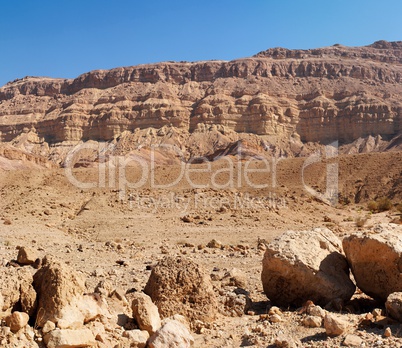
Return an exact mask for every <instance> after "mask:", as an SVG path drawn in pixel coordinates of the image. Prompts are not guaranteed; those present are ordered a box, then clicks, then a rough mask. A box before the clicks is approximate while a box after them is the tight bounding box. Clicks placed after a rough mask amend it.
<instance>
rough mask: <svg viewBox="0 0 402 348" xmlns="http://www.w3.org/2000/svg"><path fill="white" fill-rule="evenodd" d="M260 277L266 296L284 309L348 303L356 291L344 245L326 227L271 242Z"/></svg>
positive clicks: (292, 233)
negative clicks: (305, 305) (285, 307)
mask: <svg viewBox="0 0 402 348" xmlns="http://www.w3.org/2000/svg"><path fill="white" fill-rule="evenodd" d="M261 278H262V285H263V288H264V292H265V294H266V295H267V297H268V298H269V299H270V300H271V301H272V302H273V303H277V304H279V305H282V306H289V305H295V306H301V305H303V304H304V303H305V302H306V301H308V300H311V301H313V302H314V303H317V304H322V305H326V304H328V303H329V302H330V301H332V300H335V299H342V300H345V301H347V300H349V299H350V298H351V297H352V295H353V293H354V291H355V286H354V284H353V283H352V281H351V280H350V278H349V266H348V264H347V261H346V258H345V256H344V255H343V251H342V245H341V242H340V241H339V240H338V238H337V237H336V236H335V235H334V234H333V233H332V232H331V231H330V230H328V229H326V228H322V229H319V228H317V229H315V230H313V231H287V232H285V233H284V234H282V235H281V236H279V237H278V238H276V239H275V240H274V241H272V242H271V243H270V244H269V245H268V246H267V250H266V251H265V255H264V259H263V263H262V274H261Z"/></svg>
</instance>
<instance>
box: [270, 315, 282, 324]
mask: <svg viewBox="0 0 402 348" xmlns="http://www.w3.org/2000/svg"><path fill="white" fill-rule="evenodd" d="M268 320H269V321H270V322H271V323H280V322H281V321H282V318H281V316H280V315H278V314H273V315H270V316H269V318H268Z"/></svg>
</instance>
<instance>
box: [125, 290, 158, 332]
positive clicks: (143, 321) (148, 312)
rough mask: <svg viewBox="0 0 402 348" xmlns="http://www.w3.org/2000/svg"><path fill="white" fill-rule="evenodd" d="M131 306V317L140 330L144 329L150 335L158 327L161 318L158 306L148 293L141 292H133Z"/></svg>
mask: <svg viewBox="0 0 402 348" xmlns="http://www.w3.org/2000/svg"><path fill="white" fill-rule="evenodd" d="M131 308H132V310H133V317H134V319H135V321H136V322H137V324H138V326H139V328H140V329H141V330H146V331H148V332H149V334H150V335H152V334H153V333H154V332H155V331H156V330H158V329H159V328H160V326H161V319H160V316H159V312H158V307H157V306H156V305H155V304H154V303H153V302H152V300H151V298H150V297H149V296H148V295H146V294H144V293H142V292H136V293H134V295H133V302H132V304H131Z"/></svg>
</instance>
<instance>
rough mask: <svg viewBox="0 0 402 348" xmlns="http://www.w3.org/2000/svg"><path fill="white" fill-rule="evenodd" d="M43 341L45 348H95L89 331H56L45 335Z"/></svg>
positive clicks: (94, 341)
mask: <svg viewBox="0 0 402 348" xmlns="http://www.w3.org/2000/svg"><path fill="white" fill-rule="evenodd" d="M44 341H45V344H46V346H47V348H60V347H66V348H68V347H87V346H89V347H92V346H96V340H95V337H94V335H93V334H92V332H91V331H90V330H89V329H80V330H60V329H56V330H53V331H51V332H49V333H48V334H46V335H45V336H44Z"/></svg>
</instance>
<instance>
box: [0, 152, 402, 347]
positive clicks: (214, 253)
mask: <svg viewBox="0 0 402 348" xmlns="http://www.w3.org/2000/svg"><path fill="white" fill-rule="evenodd" d="M401 157H402V154H401V153H393V154H390V153H388V154H370V155H356V156H343V157H341V158H339V159H338V161H337V163H338V165H339V192H340V193H341V195H340V197H341V200H340V202H339V203H337V204H335V205H333V206H332V205H328V204H325V203H323V202H322V201H320V200H319V199H318V198H317V197H314V196H312V195H311V194H310V193H309V192H307V191H306V187H305V186H303V183H302V176H301V168H302V166H303V163H304V159H293V160H283V161H281V162H279V163H278V165H277V170H276V171H275V174H276V178H275V180H273V176H272V173H273V172H274V171H273V170H272V167H271V170H270V171H266V172H259V173H257V172H253V173H252V174H250V177H249V179H250V182H249V183H248V184H247V182H245V180H239V178H243V179H244V167H243V169H242V170H243V171H241V170H240V171H239V168H238V164H236V165H235V167H233V168H232V167H230V168H231V169H230V170H229V169H228V168H229V167H228V166H227V162H226V161H225V160H222V161H218V162H216V163H213V164H212V167H211V168H212V172H209V173H206V172H202V171H201V170H203V169H205V168H206V164H200V165H197V166H194V167H193V169H194V170H195V169H197V170H199V171H198V172H196V171H194V172H192V173H191V174H190V178H191V180H190V181H189V180H188V179H187V178H186V177H184V178H182V179H181V180H180V182H179V183H178V184H176V185H173V186H172V187H162V188H155V184H159V185H162V184H164V185H165V186H166V185H167V184H169V183H172V182H173V181H174V180H175V178H177V177H178V174H179V173H180V168H179V167H177V166H174V167H173V166H171V167H168V166H166V167H157V168H156V169H155V182H154V183H152V181H151V179H152V178H151V177H150V176H148V175H147V176H146V182H145V184H144V185H142V186H141V187H140V188H137V189H135V188H127V187H123V186H122V185H121V186H119V180H118V178H116V177H115V178H114V179H115V180H113V176H112V175H110V174H111V173H112V172H111V171H109V169H108V171H106V177H105V178H106V180H105V187H92V188H79V187H76V186H75V185H74V184H72V183H71V182H70V181H69V179H68V176H67V175H66V172H65V170H64V169H57V170H50V169H49V170H25V171H24V170H23V171H2V172H1V173H0V197H1V199H0V208H1V210H0V218H1V219H2V222H1V224H0V262H2V263H3V264H6V263H7V262H8V261H9V260H11V259H13V258H15V257H16V254H17V251H16V247H17V246H22V245H23V246H30V247H33V248H35V249H37V250H39V252H40V254H41V255H45V254H52V255H56V256H57V257H59V258H61V259H63V260H65V261H66V262H67V263H69V264H70V265H71V266H72V267H74V268H76V269H77V270H78V271H80V272H83V273H84V274H85V275H86V276H87V278H88V281H87V287H88V289H93V288H94V287H95V286H96V284H97V283H98V282H99V280H101V279H109V280H110V281H112V282H113V283H114V284H115V285H116V286H118V287H119V288H122V289H124V290H128V289H132V288H134V289H136V290H141V289H143V287H144V286H145V283H146V281H147V279H148V277H149V274H150V271H149V270H147V268H149V267H147V266H149V265H154V264H156V263H157V262H158V260H159V259H161V258H162V257H163V256H165V255H166V254H170V255H176V254H177V255H180V254H184V255H187V256H188V257H190V258H191V259H193V260H195V261H196V262H197V263H199V264H202V265H203V266H205V268H206V269H207V270H208V271H209V272H210V273H211V274H214V273H215V274H218V275H223V274H224V273H225V271H227V270H229V269H231V268H233V267H235V268H238V269H240V270H242V271H243V272H244V273H245V274H246V275H247V279H248V287H247V289H246V290H247V291H249V292H250V297H251V299H252V300H253V303H254V304H253V308H252V311H253V312H254V313H251V314H253V315H244V316H243V317H240V318H237V317H235V318H233V317H225V316H220V317H219V320H217V321H216V323H214V325H213V326H212V327H211V328H209V329H206V330H205V331H204V332H203V333H202V334H194V336H195V338H196V346H197V347H239V346H256V347H267V346H270V345H271V344H273V342H274V339H275V337H277V336H278V334H280V333H283V334H284V335H289V336H291V337H295V338H298V339H300V340H301V341H302V342H303V346H305V347H336V346H339V345H340V344H341V342H342V340H343V337H338V338H328V337H327V336H326V335H325V330H324V329H323V328H317V329H308V328H304V327H303V326H302V325H301V324H300V322H301V319H302V315H299V314H297V312H295V311H294V309H289V310H287V309H283V310H284V315H283V321H282V322H280V323H276V324H270V323H269V322H261V321H260V314H264V313H266V312H267V310H268V309H269V308H270V306H271V304H270V302H269V301H268V299H267V298H266V296H265V295H264V294H263V292H262V284H261V280H260V273H261V260H262V256H263V250H261V248H259V247H258V246H259V244H258V241H259V240H260V239H263V240H265V241H266V242H269V241H270V240H272V239H273V238H274V237H275V236H278V235H279V234H281V233H282V232H284V231H286V230H288V229H311V228H312V227H319V226H326V227H328V228H330V229H331V230H332V231H333V232H334V233H336V234H337V235H338V236H340V237H342V236H344V235H347V234H349V233H351V232H353V231H356V230H357V227H356V225H355V219H356V218H357V217H359V216H366V215H368V217H369V219H368V221H367V223H366V225H365V227H363V228H364V229H367V228H370V226H372V225H375V224H377V223H383V222H390V221H392V220H393V219H395V217H396V216H397V213H396V211H389V212H384V213H381V214H372V215H370V214H368V211H367V210H366V204H367V201H368V200H369V199H373V198H375V197H376V196H383V195H387V196H389V197H390V198H392V199H393V201H394V202H395V203H396V202H398V201H399V200H402V195H401V185H399V183H400V180H401V169H402V161H401ZM327 164H328V163H325V162H324V163H318V164H316V165H312V166H310V167H309V168H307V169H306V171H305V177H304V180H305V183H306V185H309V186H310V187H311V188H313V189H314V190H316V191H317V192H318V191H320V192H324V191H325V184H326V174H325V172H326V168H327ZM250 168H260V169H261V168H263V164H262V163H254V162H253V163H251V165H250ZM232 169H233V177H231V176H230V173H231V171H232ZM211 173H212V175H211ZM72 175H73V176H74V178H76V179H79V180H81V182H84V181H85V182H87V183H89V182H94V183H95V182H97V183H99V171H98V170H97V169H96V168H82V169H75V170H74V171H73V173H72ZM214 175H215V176H214ZM116 176H117V177H118V175H117V174H116ZM125 176H126V178H127V180H129V181H130V182H134V181H135V180H138V178H140V177H141V172H140V170H139V169H138V168H128V169H127V170H126V172H125ZM101 179H102V177H101ZM109 179H110V181H109ZM212 179H213V180H215V181H213V182H212V181H211V180H212ZM240 181H242V182H241V183H240ZM228 182H229V183H233V185H229V186H228V187H225V188H218V187H216V185H218V184H219V185H224V184H225V183H228ZM208 183H209V184H210V185H209V187H205V188H194V184H197V185H206V184H208ZM212 183H215V184H216V185H215V187H211V186H213V185H212ZM234 183H236V184H234ZM238 183H240V184H239V185H238ZM273 183H274V185H273ZM110 184H112V185H110ZM264 184H266V185H267V187H264V188H259V187H257V185H264ZM97 186H99V185H98V184H97ZM230 186H232V187H230ZM359 201H360V202H359ZM345 202H349V203H348V204H344V203H345ZM212 239H216V240H218V241H220V242H221V243H222V245H224V247H223V248H222V249H213V248H208V247H206V246H205V245H206V244H207V243H208V242H209V241H211V240H212ZM215 278H219V277H215ZM214 283H215V284H216V286H217V287H219V281H214ZM376 306H380V307H381V304H375V303H371V302H370V304H369V306H368V307H367V308H365V310H366V311H363V312H359V313H358V312H356V313H346V314H345V316H346V317H347V318H348V320H350V321H351V322H353V323H355V324H356V323H357V321H358V320H359V318H360V316H361V314H362V313H366V312H367V311H370V310H372V309H374V308H375V307H376ZM353 327H354V328H353V329H352V332H355V333H357V334H358V335H360V336H361V337H362V338H363V339H364V341H365V342H366V343H365V344H366V347H374V346H378V347H380V346H381V347H382V346H387V345H388V346H390V347H400V346H401V345H402V338H399V337H402V336H401V335H400V334H399V326H398V325H394V326H392V325H391V326H390V327H391V329H392V332H393V334H394V337H391V338H387V339H385V338H383V337H382V334H383V333H384V327H380V326H378V327H374V328H370V329H368V328H362V329H357V325H354V326H353Z"/></svg>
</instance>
